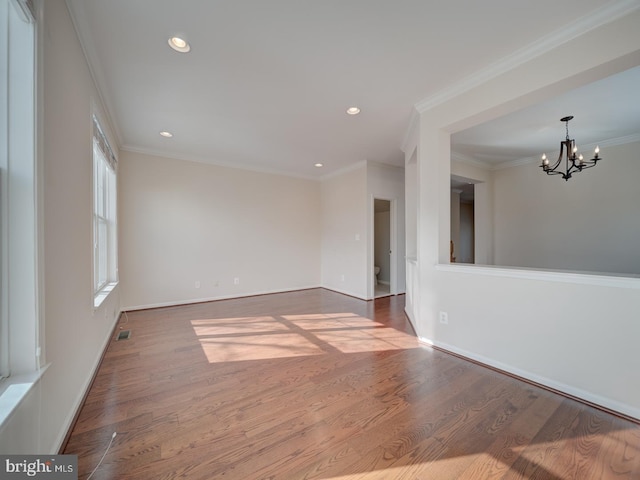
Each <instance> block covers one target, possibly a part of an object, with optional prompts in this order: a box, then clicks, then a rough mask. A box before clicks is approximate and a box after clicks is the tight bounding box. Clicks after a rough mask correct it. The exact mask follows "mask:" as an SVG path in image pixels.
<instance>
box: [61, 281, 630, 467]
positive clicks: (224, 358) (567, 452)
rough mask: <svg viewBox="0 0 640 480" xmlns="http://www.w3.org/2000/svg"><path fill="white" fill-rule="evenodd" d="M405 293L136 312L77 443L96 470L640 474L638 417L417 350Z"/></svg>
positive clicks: (123, 324)
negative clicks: (406, 313) (363, 298)
mask: <svg viewBox="0 0 640 480" xmlns="http://www.w3.org/2000/svg"><path fill="white" fill-rule="evenodd" d="M403 308H404V297H403V296H395V297H387V298H382V299H378V300H376V301H374V302H364V301H360V300H357V299H354V298H351V297H347V296H344V295H340V294H337V293H334V292H330V291H327V290H323V289H313V290H305V291H300V292H292V293H283V294H275V295H265V296H258V297H250V298H245V299H237V300H224V301H218V302H210V303H202V304H197V305H189V306H183V307H171V308H162V309H155V310H146V311H137V312H131V313H129V314H128V315H127V316H124V315H123V316H122V318H121V320H120V325H119V328H122V329H125V330H131V333H132V335H131V338H130V339H129V340H122V341H112V342H111V343H110V345H109V347H108V350H107V352H106V354H105V358H104V361H103V363H102V365H101V367H100V369H99V371H98V373H97V376H96V379H95V382H94V384H93V385H92V387H91V389H90V391H89V394H88V396H87V399H86V402H85V404H84V406H83V408H82V410H81V412H80V415H79V417H78V421H77V423H76V424H75V426H74V428H73V430H72V433H71V436H70V439H69V442H68V444H67V445H66V448H65V450H64V453H69V454H77V455H78V457H79V478H80V479H86V478H87V477H88V475H89V474H90V472H91V471H92V470H93V469H94V467H95V466H96V465H97V464H98V462H99V461H100V458H101V457H102V455H103V454H104V452H105V450H106V448H107V446H108V444H109V442H110V440H111V439H112V435H113V433H114V432H117V435H116V437H115V438H114V439H113V444H112V446H111V448H110V450H109V451H108V453H107V454H106V456H105V458H104V461H103V463H102V465H101V466H100V467H99V468H98V469H97V470H96V472H95V474H94V475H93V477H92V479H95V480H98V479H142V480H147V479H173V478H188V479H193V480H197V479H202V480H205V479H206V480H210V479H218V478H225V479H238V480H248V479H285V480H289V479H295V480H297V479H312V478H313V479H326V480H330V479H332V480H356V479H359V480H371V479H385V480H386V479H424V480H426V479H429V480H432V479H436V480H441V479H443V480H446V479H474V480H477V479H530V478H531V479H550V480H559V479H562V480H565V479H579V480H588V479H640V426H638V425H637V424H634V423H631V422H628V421H625V420H623V419H620V418H618V417H615V416H612V415H609V414H607V413H603V412H601V411H599V410H596V409H594V408H591V407H589V406H586V405H583V404H581V403H578V402H575V401H573V400H570V399H566V398H563V397H561V396H558V395H555V394H553V393H550V392H547V391H545V390H542V389H539V388H536V387H534V386H531V385H528V384H526V383H523V382H520V381H518V380H516V379H513V378H510V377H508V376H504V375H501V374H499V373H497V372H494V371H492V370H489V369H486V368H483V367H481V366H478V365H475V364H473V363H470V362H466V361H464V360H463V359H460V358H457V357H455V356H452V355H448V354H446V353H443V352H440V351H436V350H433V349H431V348H429V347H426V346H423V345H419V344H418V342H417V339H416V337H415V335H414V333H413V331H412V330H411V326H410V325H409V323H408V322H407V320H406V318H405V316H404V311H403Z"/></svg>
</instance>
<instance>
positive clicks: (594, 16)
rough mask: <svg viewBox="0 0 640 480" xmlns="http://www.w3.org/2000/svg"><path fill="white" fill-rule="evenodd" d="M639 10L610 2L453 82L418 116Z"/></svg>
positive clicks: (624, 1)
mask: <svg viewBox="0 0 640 480" xmlns="http://www.w3.org/2000/svg"><path fill="white" fill-rule="evenodd" d="M638 9H640V2H638V0H619V1H615V2H611V3H609V4H607V5H604V6H603V7H601V8H599V9H597V10H595V11H594V12H592V13H591V14H589V15H585V16H583V17H581V18H578V19H577V20H575V21H573V22H571V23H570V24H568V25H565V26H563V27H562V28H561V29H558V30H556V31H555V32H552V33H550V34H549V35H546V36H544V37H542V38H540V39H538V40H536V41H535V42H533V43H531V44H529V45H527V46H525V47H523V48H521V49H519V50H516V51H515V52H513V53H512V54H510V55H507V56H506V57H503V58H502V59H500V60H498V61H497V62H494V63H492V64H490V65H488V66H487V67H485V68H483V69H481V70H478V71H477V72H476V73H474V74H472V75H470V76H468V77H466V78H464V79H462V80H461V81H459V82H457V83H454V84H453V85H452V86H451V87H449V88H445V89H444V90H441V91H439V92H437V93H435V94H434V95H431V96H429V97H427V98H425V99H424V100H422V101H420V102H418V103H417V104H416V105H415V108H416V110H417V111H418V112H419V113H424V112H426V111H428V110H430V109H431V108H433V107H435V106H437V105H441V104H442V103H444V102H446V101H448V100H451V99H452V98H455V97H457V96H458V95H460V94H462V93H465V92H467V91H469V90H471V89H473V88H475V87H478V86H479V85H482V84H483V83H485V82H487V81H489V80H491V79H493V78H495V77H497V76H499V75H502V74H503V73H505V72H508V71H509V70H512V69H514V68H516V67H518V66H520V65H522V64H524V63H526V62H528V61H529V60H531V59H533V58H535V57H537V56H540V55H542V54H544V53H547V52H549V51H551V50H553V49H554V48H556V47H558V46H559V45H562V44H564V43H567V42H569V41H571V40H573V39H575V38H577V37H580V36H582V35H585V34H587V33H588V32H589V31H591V30H593V29H595V28H598V27H600V26H602V25H605V24H607V23H611V22H613V21H615V20H617V19H619V18H622V17H624V16H625V15H628V14H629V13H631V12H633V11H635V10H638Z"/></svg>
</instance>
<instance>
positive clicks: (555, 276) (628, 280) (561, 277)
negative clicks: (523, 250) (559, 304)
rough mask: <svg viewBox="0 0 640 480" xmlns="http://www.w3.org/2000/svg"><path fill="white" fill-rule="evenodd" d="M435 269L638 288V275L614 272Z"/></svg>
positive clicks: (485, 267) (489, 267)
mask: <svg viewBox="0 0 640 480" xmlns="http://www.w3.org/2000/svg"><path fill="white" fill-rule="evenodd" d="M435 268H436V271H439V272H450V273H464V274H469V275H483V276H491V277H506V278H521V279H525V280H540V281H544V282H559V283H573V284H579V285H593V286H598V287H613V288H626V289H636V290H640V275H631V274H629V275H624V274H616V273H599V272H578V271H569V270H541V269H536V268H525V267H502V266H500V267H498V266H492V265H472V264H453V263H452V264H444V263H440V264H437V265H436V266H435Z"/></svg>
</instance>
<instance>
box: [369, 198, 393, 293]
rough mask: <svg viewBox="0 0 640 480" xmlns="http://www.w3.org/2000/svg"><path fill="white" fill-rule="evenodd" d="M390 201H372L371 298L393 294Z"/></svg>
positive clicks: (376, 199) (377, 199)
mask: <svg viewBox="0 0 640 480" xmlns="http://www.w3.org/2000/svg"><path fill="white" fill-rule="evenodd" d="M392 217H393V212H392V205H391V201H390V200H384V199H380V198H374V199H373V265H372V269H373V290H372V291H373V297H374V298H379V297H385V296H389V295H393V294H394V293H395V292H394V284H393V278H394V272H395V265H394V256H393V255H392V253H393V249H392V235H391V232H392V228H391V226H392V225H393V222H394V220H395V219H394V218H392Z"/></svg>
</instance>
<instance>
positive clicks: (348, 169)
mask: <svg viewBox="0 0 640 480" xmlns="http://www.w3.org/2000/svg"><path fill="white" fill-rule="evenodd" d="M366 166H367V161H366V160H360V161H359V162H357V163H354V164H353V165H349V166H348V167H344V168H340V169H338V170H336V171H335V172H331V173H327V174H326V175H324V176H322V177H320V181H322V182H324V181H325V180H329V179H331V178H334V177H338V176H340V175H344V174H345V173H349V172H352V171H354V170H358V169H360V168H363V167H366Z"/></svg>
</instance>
